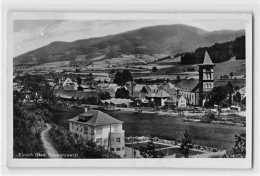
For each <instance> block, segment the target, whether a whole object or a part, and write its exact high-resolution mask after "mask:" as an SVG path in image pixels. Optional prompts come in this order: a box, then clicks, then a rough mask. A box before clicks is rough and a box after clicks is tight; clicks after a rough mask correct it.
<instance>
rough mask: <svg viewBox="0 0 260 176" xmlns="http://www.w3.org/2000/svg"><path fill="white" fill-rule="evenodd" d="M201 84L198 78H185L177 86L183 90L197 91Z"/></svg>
mask: <svg viewBox="0 0 260 176" xmlns="http://www.w3.org/2000/svg"><path fill="white" fill-rule="evenodd" d="M198 84H199V80H197V79H185V80H182V81H181V82H180V83H179V84H177V88H179V89H181V90H188V91H196V90H197V87H198Z"/></svg>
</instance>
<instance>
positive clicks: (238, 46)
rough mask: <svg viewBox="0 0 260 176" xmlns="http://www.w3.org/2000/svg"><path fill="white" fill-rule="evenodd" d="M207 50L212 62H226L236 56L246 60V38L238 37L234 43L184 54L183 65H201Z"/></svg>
mask: <svg viewBox="0 0 260 176" xmlns="http://www.w3.org/2000/svg"><path fill="white" fill-rule="evenodd" d="M205 50H207V51H208V53H209V55H210V57H211V59H212V62H213V63H219V62H224V61H227V60H229V59H231V57H233V56H235V57H236V59H239V60H242V59H243V60H245V36H242V37H238V38H236V39H235V40H234V41H230V42H225V43H216V44H215V45H213V46H211V47H203V48H198V49H196V50H195V52H192V53H187V54H184V55H183V56H182V57H181V63H182V64H199V63H202V62H203V59H204V54H205Z"/></svg>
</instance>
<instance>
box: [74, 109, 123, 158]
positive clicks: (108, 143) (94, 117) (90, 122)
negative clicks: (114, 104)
mask: <svg viewBox="0 0 260 176" xmlns="http://www.w3.org/2000/svg"><path fill="white" fill-rule="evenodd" d="M122 124H123V122H122V121H120V120H117V119H115V118H113V117H111V116H109V115H108V114H105V113H103V112H101V111H98V110H89V111H87V112H85V113H83V114H80V115H78V116H76V117H74V118H72V119H69V129H70V131H71V132H72V133H76V134H78V135H80V136H81V137H83V138H84V139H86V140H92V141H93V142H96V143H97V144H98V145H101V146H103V147H104V148H105V149H107V150H108V151H111V152H114V153H116V154H117V155H119V156H121V157H124V155H125V131H124V130H123V129H122Z"/></svg>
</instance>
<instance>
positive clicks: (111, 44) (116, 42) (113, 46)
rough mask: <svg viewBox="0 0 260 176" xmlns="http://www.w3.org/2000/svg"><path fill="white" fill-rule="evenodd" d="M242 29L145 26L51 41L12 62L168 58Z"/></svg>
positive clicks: (228, 38)
mask: <svg viewBox="0 0 260 176" xmlns="http://www.w3.org/2000/svg"><path fill="white" fill-rule="evenodd" d="M242 35H245V30H237V31H233V30H220V31H205V30H203V29H200V28H197V27H193V26H188V25H184V24H174V25H158V26H148V27H144V28H140V29H135V30H131V31H127V32H122V33H118V34H113V35H108V36H103V37H93V38H89V39H80V40H76V41H73V42H63V41H55V42H52V43H50V44H48V45H45V46H43V47H41V48H38V49H35V50H32V51H29V52H27V53H24V54H22V55H19V56H17V57H15V58H14V63H15V64H17V63H29V62H32V61H34V62H36V63H37V64H41V63H46V62H55V61H64V60H72V59H74V58H75V57H76V56H77V55H81V54H86V55H93V54H96V53H100V54H107V53H113V54H110V56H111V57H112V56H115V57H116V56H119V55H120V54H155V53H164V54H169V55H174V54H179V53H183V52H189V51H193V50H195V49H196V48H198V47H206V46H210V45H213V44H215V43H220V42H226V41H231V40H234V39H235V38H236V37H239V36H242Z"/></svg>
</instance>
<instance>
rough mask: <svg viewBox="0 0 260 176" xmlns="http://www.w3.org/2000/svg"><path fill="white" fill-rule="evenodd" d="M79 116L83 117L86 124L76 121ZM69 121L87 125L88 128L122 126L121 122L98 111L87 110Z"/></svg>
mask: <svg viewBox="0 0 260 176" xmlns="http://www.w3.org/2000/svg"><path fill="white" fill-rule="evenodd" d="M79 116H85V117H86V122H82V121H78V119H79ZM69 121H72V122H79V123H83V124H87V125H89V126H104V125H112V124H122V123H123V121H120V120H117V119H115V118H114V117H111V116H110V115H108V114H105V113H103V112H101V111H98V110H89V111H87V112H85V113H83V114H80V115H78V116H76V117H74V118H72V119H69Z"/></svg>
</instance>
